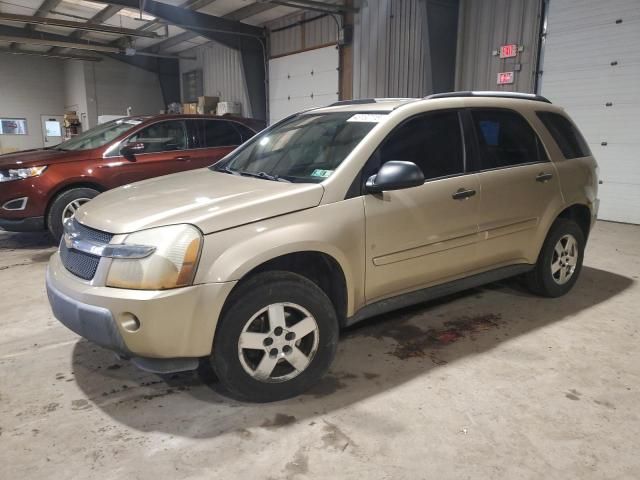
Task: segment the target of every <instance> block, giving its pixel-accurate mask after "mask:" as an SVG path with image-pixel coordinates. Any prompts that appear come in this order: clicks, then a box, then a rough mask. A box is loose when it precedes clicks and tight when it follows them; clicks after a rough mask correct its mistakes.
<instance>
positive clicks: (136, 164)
mask: <svg viewBox="0 0 640 480" xmlns="http://www.w3.org/2000/svg"><path fill="white" fill-rule="evenodd" d="M127 144H142V145H144V150H143V151H141V152H138V153H135V154H134V155H132V156H131V157H129V158H124V157H122V156H117V157H110V158H108V159H105V163H104V165H103V166H104V168H111V169H112V172H113V173H112V178H113V179H114V184H115V185H124V184H125V183H132V182H137V181H139V180H145V179H147V178H152V177H159V176H162V175H168V174H170V173H175V172H180V171H183V170H189V161H190V159H191V153H190V152H191V148H190V144H189V141H188V138H187V129H186V126H185V122H184V121H183V120H165V121H162V122H157V123H154V124H151V125H149V126H147V127H145V128H143V129H142V130H140V131H138V132H136V133H134V134H133V135H132V136H131V137H129V138H128V139H127V140H125V141H123V143H122V145H123V146H124V145H127ZM191 168H193V167H191Z"/></svg>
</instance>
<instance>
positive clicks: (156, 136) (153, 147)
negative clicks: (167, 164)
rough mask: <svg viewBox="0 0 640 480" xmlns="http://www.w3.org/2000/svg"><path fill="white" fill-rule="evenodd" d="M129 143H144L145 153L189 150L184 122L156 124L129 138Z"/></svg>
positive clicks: (174, 121)
mask: <svg viewBox="0 0 640 480" xmlns="http://www.w3.org/2000/svg"><path fill="white" fill-rule="evenodd" d="M127 143H143V144H144V145H145V150H144V153H156V152H170V151H173V150H184V149H186V148H187V135H186V132H185V128H184V122H183V121H181V120H172V121H166V122H159V123H154V124H153V125H149V126H148V127H147V128H144V129H142V130H140V131H139V132H138V133H136V134H135V135H133V136H131V137H129V140H128V142H127Z"/></svg>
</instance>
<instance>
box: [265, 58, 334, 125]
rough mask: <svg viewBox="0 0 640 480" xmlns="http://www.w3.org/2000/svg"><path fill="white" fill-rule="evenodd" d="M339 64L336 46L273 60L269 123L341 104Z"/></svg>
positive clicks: (270, 82)
mask: <svg viewBox="0 0 640 480" xmlns="http://www.w3.org/2000/svg"><path fill="white" fill-rule="evenodd" d="M338 62H339V58H338V49H337V48H336V47H333V46H331V47H324V48H318V49H316V50H310V51H308V52H302V53H295V54H293V55H287V56H284V57H279V58H274V59H273V60H269V123H274V122H277V121H278V120H281V119H283V118H284V117H286V116H287V115H291V114H292V113H295V112H299V111H300V110H305V109H307V108H312V107H321V106H323V105H328V104H330V103H332V102H335V101H337V100H338Z"/></svg>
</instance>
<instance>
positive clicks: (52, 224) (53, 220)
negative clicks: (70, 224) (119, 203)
mask: <svg viewBox="0 0 640 480" xmlns="http://www.w3.org/2000/svg"><path fill="white" fill-rule="evenodd" d="M99 193H100V192H99V191H97V190H94V189H93V188H85V187H79V188H71V189H69V190H66V191H64V192H62V193H60V194H59V195H58V196H57V197H56V198H54V199H53V202H52V203H51V207H50V208H49V214H48V215H47V228H48V229H49V233H50V234H51V236H52V237H53V239H54V240H55V241H56V242H59V241H60V238H61V237H62V233H63V224H64V222H65V221H66V220H67V219H69V218H72V217H73V216H74V215H75V214H76V210H78V209H79V208H80V207H81V206H82V205H84V204H85V203H87V202H88V201H89V200H91V199H92V198H94V197H95V196H97V195H98V194H99Z"/></svg>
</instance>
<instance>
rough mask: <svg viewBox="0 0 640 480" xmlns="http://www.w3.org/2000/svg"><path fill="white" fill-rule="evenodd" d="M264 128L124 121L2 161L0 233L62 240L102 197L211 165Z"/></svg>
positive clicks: (215, 121) (257, 124)
mask: <svg viewBox="0 0 640 480" xmlns="http://www.w3.org/2000/svg"><path fill="white" fill-rule="evenodd" d="M263 128H264V123H263V122H261V121H258V120H251V119H245V118H235V117H214V116H206V115H160V116H157V115H156V116H146V117H127V118H122V119H119V120H114V121H112V122H108V123H105V124H103V125H99V126H97V127H95V128H92V129H91V130H87V131H86V132H84V133H82V134H80V135H78V136H76V137H73V138H72V139H71V140H68V141H66V142H63V143H61V144H60V145H58V146H56V147H52V148H45V149H39V150H27V151H23V152H17V153H10V154H6V155H1V156H0V227H1V228H3V229H5V230H9V231H13V232H27V231H39V230H49V232H51V234H52V235H53V237H54V238H55V239H56V240H59V239H60V237H61V236H62V223H63V222H64V221H65V220H66V219H67V218H70V217H72V216H73V215H74V213H75V211H76V210H77V209H78V207H80V205H82V204H83V203H86V202H88V201H89V200H91V199H92V198H93V197H95V196H96V195H98V194H99V193H100V192H103V191H105V190H109V189H111V188H114V187H118V186H120V185H124V184H127V183H131V182H136V181H138V180H144V179H146V178H150V177H158V176H161V175H167V174H169V173H174V172H180V171H183V170H192V169H194V168H201V167H206V166H208V165H212V164H214V163H216V162H218V161H219V160H220V159H221V158H222V157H224V156H225V155H226V154H228V153H229V152H231V151H232V150H233V149H235V148H236V147H237V146H238V145H240V144H241V143H243V142H245V141H246V140H248V139H249V138H251V137H252V136H253V135H255V134H256V132H258V131H260V130H262V129H263Z"/></svg>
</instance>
